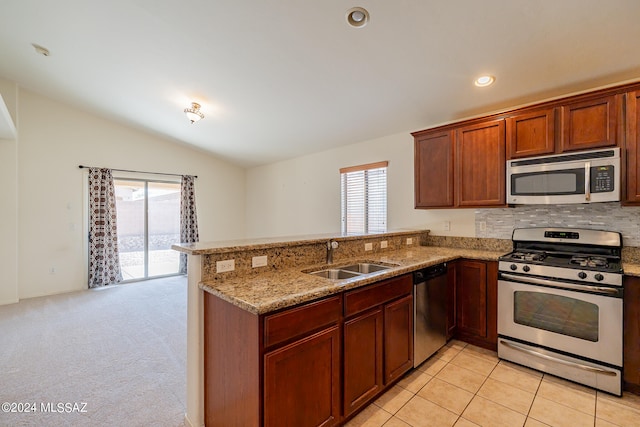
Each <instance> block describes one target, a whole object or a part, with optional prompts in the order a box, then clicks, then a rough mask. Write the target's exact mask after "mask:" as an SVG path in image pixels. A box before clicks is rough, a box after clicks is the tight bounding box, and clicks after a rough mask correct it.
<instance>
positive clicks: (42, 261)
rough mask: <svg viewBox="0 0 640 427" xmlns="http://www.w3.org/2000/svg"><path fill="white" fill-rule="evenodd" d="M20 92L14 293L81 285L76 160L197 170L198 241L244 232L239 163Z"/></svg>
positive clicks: (81, 201) (81, 179) (81, 185)
mask: <svg viewBox="0 0 640 427" xmlns="http://www.w3.org/2000/svg"><path fill="white" fill-rule="evenodd" d="M18 97H19V99H18V100H19V102H18V115H17V116H18V156H17V159H18V169H17V171H18V183H17V188H18V215H19V217H18V218H19V219H18V248H17V249H18V254H19V261H18V293H19V298H20V299H22V298H29V297H35V296H41V295H49V294H55V293H61V292H68V291H73V290H80V289H86V287H87V285H86V281H87V279H86V275H85V270H86V263H87V260H86V254H85V246H86V234H85V232H84V231H83V222H84V221H85V212H86V208H85V205H86V203H87V200H86V197H85V195H84V191H85V187H86V185H85V180H86V179H87V172H86V170H80V169H78V165H80V164H82V165H88V166H101V167H110V168H120V169H134V170H142V171H151V172H166V173H178V174H193V175H198V179H197V180H196V196H197V209H198V219H199V230H200V240H201V241H207V240H225V239H236V238H242V237H244V235H245V233H244V232H245V229H244V218H243V216H242V213H243V212H244V211H245V204H244V194H245V172H244V169H242V168H239V167H236V166H233V165H230V164H228V163H225V162H223V161H220V160H218V159H216V158H215V157H213V156H211V155H208V154H206V153H204V152H202V151H198V150H195V149H192V148H190V147H187V146H185V145H180V144H177V143H175V142H173V141H169V140H165V139H162V138H159V137H157V136H153V135H151V134H148V133H145V132H142V131H139V130H135V129H132V128H129V127H126V126H123V125H120V124H117V123H115V122H112V121H109V120H106V119H103V118H100V117H97V116H95V115H92V114H89V113H87V112H84V111H81V110H79V109H75V108H73V107H70V106H67V105H63V104H61V103H58V102H56V101H53V100H50V99H48V98H45V97H42V96H40V95H37V94H34V93H31V92H29V91H26V90H23V89H20V90H19V94H18ZM2 154H4V153H2ZM2 159H3V160H2V165H3V166H4V165H5V163H8V162H7V161H6V160H4V155H3V156H2ZM9 192H10V191H9ZM14 251H15V248H14ZM52 267H53V268H54V269H55V273H51V272H50V269H51V268H52Z"/></svg>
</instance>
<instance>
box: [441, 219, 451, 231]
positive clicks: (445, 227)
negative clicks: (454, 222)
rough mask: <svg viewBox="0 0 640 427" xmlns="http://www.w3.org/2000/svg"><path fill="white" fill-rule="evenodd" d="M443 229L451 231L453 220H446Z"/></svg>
mask: <svg viewBox="0 0 640 427" xmlns="http://www.w3.org/2000/svg"><path fill="white" fill-rule="evenodd" d="M443 229H444V231H450V230H451V221H445V222H444V224H443Z"/></svg>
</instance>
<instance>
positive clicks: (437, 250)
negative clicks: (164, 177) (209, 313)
mask: <svg viewBox="0 0 640 427" xmlns="http://www.w3.org/2000/svg"><path fill="white" fill-rule="evenodd" d="M501 255H504V252H495V251H483V250H475V249H460V248H448V247H438V246H417V247H414V248H410V249H401V250H397V251H394V252H388V253H385V254H379V255H372V256H371V257H370V258H363V257H359V258H353V259H351V260H342V261H340V262H339V263H335V264H334V265H333V266H334V267H340V266H343V265H348V264H352V263H354V262H357V261H374V262H380V263H386V264H395V265H397V266H394V267H392V268H390V269H389V270H384V271H380V272H376V273H373V274H368V275H365V276H360V277H354V278H351V279H344V280H330V279H325V278H322V277H317V276H312V275H310V274H306V273H303V272H302V271H303V270H305V271H308V270H311V269H314V268H318V269H320V268H326V264H322V265H315V266H313V265H310V266H305V267H299V268H290V269H286V270H280V271H274V272H266V273H262V274H258V275H255V276H245V277H236V278H232V279H227V280H212V281H204V282H202V283H200V288H201V289H202V290H204V291H206V292H209V293H211V294H213V295H215V296H217V297H219V298H221V299H223V300H225V301H228V302H230V303H232V304H234V305H236V306H238V307H240V308H242V309H244V310H246V311H249V312H251V313H254V314H265V313H269V312H272V311H275V310H278V309H281V308H286V307H290V306H293V305H297V304H301V303H304V302H308V301H312V300H315V299H318V298H322V297H324V296H327V295H331V294H335V293H338V292H342V291H345V290H349V289H355V288H358V287H360V286H364V285H367V284H370V283H374V282H378V281H380V280H384V279H389V278H391V277H395V276H399V275H401V274H405V273H410V272H412V271H415V270H418V269H420V268H424V267H429V266H431V265H436V264H439V263H442V262H447V261H452V260H454V259H457V258H470V259H480V260H486V261H497V260H498V257H500V256H501Z"/></svg>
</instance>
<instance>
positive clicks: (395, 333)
mask: <svg viewBox="0 0 640 427" xmlns="http://www.w3.org/2000/svg"><path fill="white" fill-rule="evenodd" d="M412 367H413V295H407V296H406V297H404V298H402V299H400V300H398V301H395V302H392V303H389V304H387V305H385V307H384V383H385V384H389V383H391V382H392V381H394V380H396V379H398V378H400V377H401V376H402V375H403V374H404V373H405V372H407V371H408V370H409V369H411V368H412Z"/></svg>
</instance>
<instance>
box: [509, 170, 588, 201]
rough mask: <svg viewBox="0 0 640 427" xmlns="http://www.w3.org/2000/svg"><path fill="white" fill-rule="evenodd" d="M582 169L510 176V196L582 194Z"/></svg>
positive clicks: (583, 174) (583, 175)
mask: <svg viewBox="0 0 640 427" xmlns="http://www.w3.org/2000/svg"><path fill="white" fill-rule="evenodd" d="M584 177H585V173H584V168H582V169H563V170H556V171H544V172H527V173H517V174H513V175H511V195H512V196H564V195H571V194H584Z"/></svg>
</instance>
